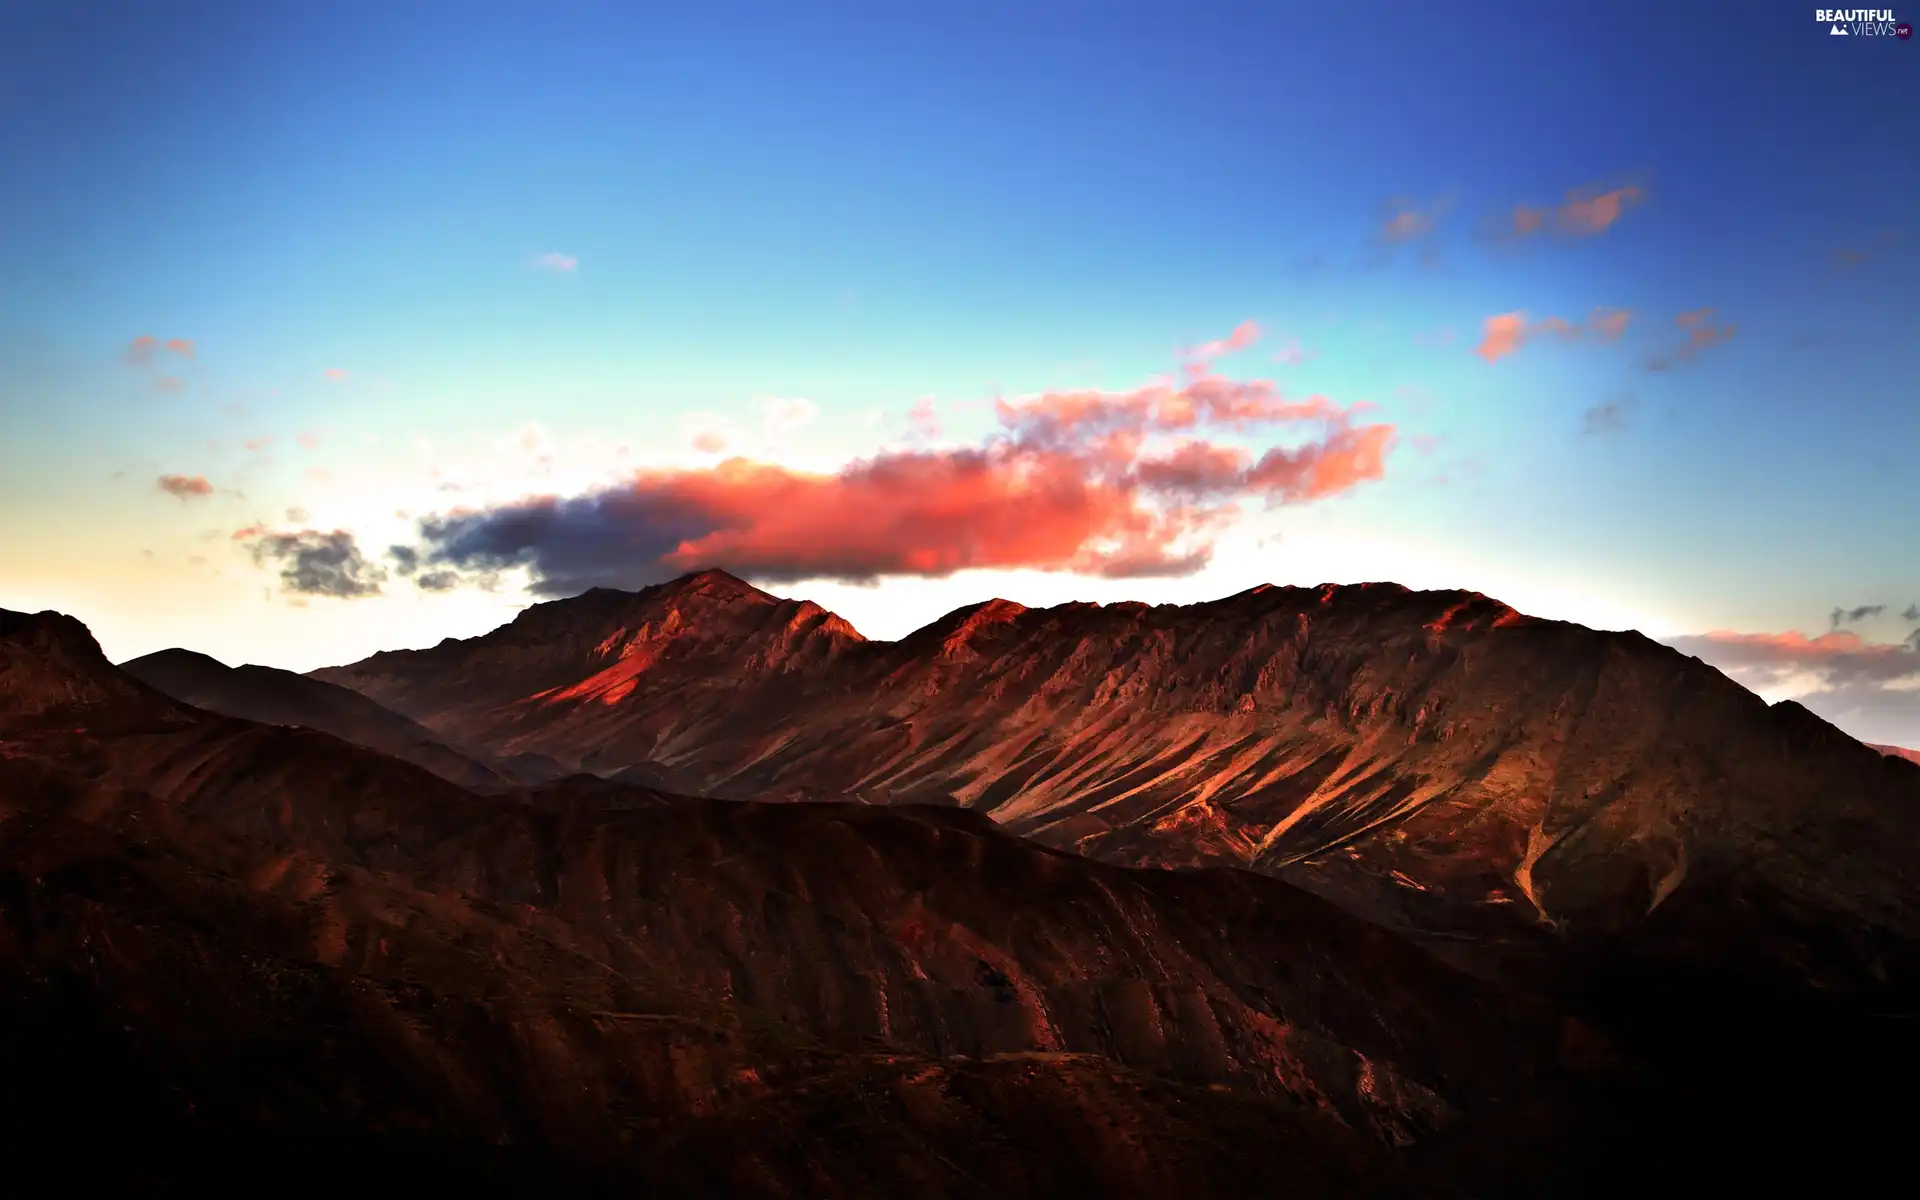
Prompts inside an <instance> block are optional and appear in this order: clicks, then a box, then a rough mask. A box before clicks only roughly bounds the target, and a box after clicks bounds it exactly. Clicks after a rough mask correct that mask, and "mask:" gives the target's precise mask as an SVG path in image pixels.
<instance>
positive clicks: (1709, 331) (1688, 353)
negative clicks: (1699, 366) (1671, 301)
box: [1647, 308, 1737, 371]
mask: <svg viewBox="0 0 1920 1200" xmlns="http://www.w3.org/2000/svg"><path fill="white" fill-rule="evenodd" d="M1714 311H1715V310H1713V309H1711V308H1696V309H1694V310H1693V311H1692V312H1683V313H1681V314H1680V315H1679V316H1677V317H1675V318H1674V319H1673V323H1674V324H1676V325H1678V326H1679V327H1680V328H1681V329H1682V330H1683V331H1684V332H1685V334H1686V337H1685V340H1683V341H1682V342H1681V343H1680V344H1679V345H1678V346H1675V347H1673V348H1672V349H1670V350H1666V351H1662V352H1661V353H1659V354H1656V355H1654V356H1653V357H1652V358H1650V359H1648V360H1647V369H1648V370H1649V371H1668V370H1672V369H1673V368H1674V367H1677V366H1679V365H1680V364H1682V363H1689V362H1692V361H1693V360H1694V359H1696V358H1698V357H1699V356H1700V355H1701V354H1702V353H1703V352H1705V351H1706V350H1708V349H1709V348H1711V347H1713V346H1717V345H1719V344H1720V343H1721V342H1724V341H1727V340H1728V339H1729V338H1731V337H1733V334H1734V330H1735V329H1736V328H1737V326H1734V325H1720V324H1716V323H1715V321H1714Z"/></svg>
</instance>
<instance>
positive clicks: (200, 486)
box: [154, 475, 213, 500]
mask: <svg viewBox="0 0 1920 1200" xmlns="http://www.w3.org/2000/svg"><path fill="white" fill-rule="evenodd" d="M154 486H155V487H157V488H159V489H160V490H161V491H163V492H165V493H166V494H167V495H169V496H172V497H175V498H176V499H179V500H192V499H196V498H198V497H201V496H211V495H213V485H212V484H211V483H208V482H207V480H206V477H205V476H203V475H162V476H161V477H160V478H159V479H158V480H156V481H155V483H154Z"/></svg>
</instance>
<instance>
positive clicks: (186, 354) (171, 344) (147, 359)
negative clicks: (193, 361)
mask: <svg viewBox="0 0 1920 1200" xmlns="http://www.w3.org/2000/svg"><path fill="white" fill-rule="evenodd" d="M163 352H164V353H167V354H172V355H175V356H177V357H180V358H192V357H193V342H192V341H191V340H189V339H187V338H168V339H167V340H166V341H164V342H163V341H161V340H160V339H159V338H157V337H153V336H151V335H148V334H142V335H140V336H139V337H137V338H134V339H133V340H132V341H130V342H128V343H127V344H126V347H125V348H124V349H122V350H121V351H120V361H121V362H123V363H126V364H127V365H128V366H130V367H150V366H152V365H153V364H154V363H156V362H158V361H159V359H160V356H161V354H162V353H163Z"/></svg>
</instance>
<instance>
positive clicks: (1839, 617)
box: [1832, 604, 1887, 629]
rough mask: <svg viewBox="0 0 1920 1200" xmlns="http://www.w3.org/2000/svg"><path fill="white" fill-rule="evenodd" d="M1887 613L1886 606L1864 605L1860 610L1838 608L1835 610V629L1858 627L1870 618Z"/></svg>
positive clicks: (1833, 617) (1833, 616)
mask: <svg viewBox="0 0 1920 1200" xmlns="http://www.w3.org/2000/svg"><path fill="white" fill-rule="evenodd" d="M1885 611H1887V606H1886V605H1884V604H1862V605H1860V606H1859V607H1858V608H1836V609H1834V610H1833V614H1832V619H1833V628H1835V629H1838V628H1840V627H1841V626H1842V625H1858V624H1859V623H1860V622H1862V621H1864V620H1866V619H1867V618H1868V617H1877V616H1879V615H1880V614H1881V613H1883V612H1885Z"/></svg>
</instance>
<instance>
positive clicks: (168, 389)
mask: <svg viewBox="0 0 1920 1200" xmlns="http://www.w3.org/2000/svg"><path fill="white" fill-rule="evenodd" d="M186 387H187V384H186V381H185V380H183V379H180V378H179V377H177V376H174V375H162V376H160V378H158V379H156V380H154V381H153V390H154V391H156V392H164V393H165V394H167V395H169V396H172V395H176V394H178V393H180V392H183V391H185V390H186Z"/></svg>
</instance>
